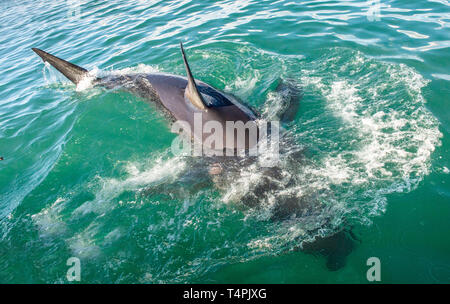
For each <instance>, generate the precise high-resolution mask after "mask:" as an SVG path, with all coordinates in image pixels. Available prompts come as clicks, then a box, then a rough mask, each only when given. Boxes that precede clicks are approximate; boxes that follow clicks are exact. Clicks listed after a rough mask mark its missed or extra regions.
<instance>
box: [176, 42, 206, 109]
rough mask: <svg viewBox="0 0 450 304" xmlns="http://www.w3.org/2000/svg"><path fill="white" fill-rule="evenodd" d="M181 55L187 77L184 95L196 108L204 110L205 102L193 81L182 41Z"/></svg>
mask: <svg viewBox="0 0 450 304" xmlns="http://www.w3.org/2000/svg"><path fill="white" fill-rule="evenodd" d="M180 48H181V55H183V61H184V66H185V68H186V74H187V79H188V85H187V87H186V90H185V91H184V96H185V97H186V98H187V99H188V100H189V101H190V102H191V103H192V104H193V105H194V106H195V107H197V108H198V109H200V110H206V108H207V107H206V104H205V101H204V100H203V97H202V95H201V94H200V92H199V91H198V88H197V84H196V83H195V80H194V76H192V72H191V69H190V67H189V64H188V62H187V59H186V54H185V53H184V49H183V43H181V42H180Z"/></svg>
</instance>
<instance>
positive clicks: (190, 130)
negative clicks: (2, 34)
mask: <svg viewBox="0 0 450 304" xmlns="http://www.w3.org/2000/svg"><path fill="white" fill-rule="evenodd" d="M32 50H33V51H34V52H35V53H36V54H37V55H39V57H41V58H42V60H43V61H44V62H47V63H49V64H50V65H51V66H53V67H54V68H55V69H57V70H58V71H59V72H61V73H62V74H63V75H64V76H65V77H66V78H67V79H69V80H70V81H71V82H72V83H74V84H75V85H77V84H79V83H80V82H81V81H83V79H86V77H91V75H90V73H89V71H88V70H86V69H85V68H83V67H80V66H78V65H75V64H74V63H71V62H68V61H66V60H63V59H61V58H59V57H56V56H55V55H52V54H50V53H47V52H45V51H43V50H41V49H38V48H32ZM180 51H181V55H182V58H183V63H184V67H185V71H186V76H181V75H174V74H168V73H137V74H127V75H107V76H103V77H95V78H94V79H92V84H93V85H94V86H99V87H103V88H106V89H115V88H122V89H125V90H127V91H130V92H131V93H134V94H136V95H138V96H140V97H141V98H143V99H145V100H147V101H149V102H151V103H155V104H156V105H157V106H158V107H159V108H161V110H162V111H163V112H165V113H166V114H168V116H169V118H170V120H171V121H172V122H176V121H183V122H185V124H184V126H185V127H184V130H183V131H184V132H185V134H187V135H188V136H190V137H191V139H193V140H194V141H197V142H201V143H203V144H204V143H205V141H207V140H208V137H209V134H207V133H204V132H202V133H200V134H199V133H196V132H195V131H194V130H195V129H196V127H195V123H196V118H198V117H200V120H201V124H202V125H203V126H204V125H206V124H207V123H209V122H214V123H215V124H216V125H217V124H218V125H219V126H220V127H222V128H223V129H226V128H227V123H229V122H232V123H238V122H240V123H242V124H244V125H245V124H248V123H254V122H255V121H257V120H258V119H259V117H260V115H259V114H258V113H257V112H256V111H255V110H254V109H252V108H251V107H250V106H247V105H245V104H244V103H242V102H241V101H239V100H238V99H237V98H236V97H234V96H232V95H230V94H227V93H224V92H222V91H220V90H218V89H216V88H214V87H213V86H211V85H209V84H207V83H205V82H203V81H201V80H198V79H194V76H193V73H192V70H191V68H190V66H189V63H188V60H187V56H186V53H185V50H184V47H183V44H182V43H181V42H180ZM276 90H277V91H279V92H281V94H282V95H285V96H286V97H287V98H286V100H287V103H286V106H285V107H284V109H283V111H282V112H281V113H280V115H279V118H280V120H283V121H291V120H293V118H294V117H295V114H296V113H297V110H298V105H299V100H300V98H301V95H302V93H301V90H299V89H298V88H297V87H296V86H295V85H292V84H291V82H290V81H280V82H279V84H278V86H277V87H276ZM251 135H252V134H251V133H250V132H245V133H244V136H234V137H233V139H232V140H227V133H226V132H224V133H223V134H222V135H221V136H222V146H220V148H221V149H224V150H232V151H233V150H234V151H235V150H236V149H237V148H238V147H244V148H245V149H246V150H248V149H250V148H252V147H251V145H252V144H257V143H258V140H259V139H260V134H259V133H257V134H256V142H255V141H252V140H251V139H250V137H251ZM214 148H217V147H214ZM244 161H245V162H247V163H251V162H252V161H253V160H251V159H250V160H248V159H247V160H244ZM207 163H208V162H207ZM242 164H243V163H242V162H241V161H240V160H237V161H236V158H226V157H218V158H214V161H213V162H212V163H211V162H209V165H210V167H209V168H210V169H209V174H210V175H211V176H213V180H215V181H216V184H218V185H219V188H220V184H223V183H222V182H223V179H221V174H222V173H223V171H224V170H225V171H226V170H228V171H231V170H232V169H233V168H232V167H234V169H235V170H239V169H240V167H241V166H242ZM264 178H265V179H267V182H265V183H262V184H261V185H260V187H259V188H257V189H255V191H254V193H251V194H250V195H249V196H248V197H246V198H244V199H243V200H244V204H246V205H247V206H249V207H254V206H255V205H257V204H258V201H260V199H261V198H262V197H264V196H266V195H267V194H268V193H269V192H270V191H272V190H280V189H277V188H280V187H282V186H280V185H279V183H277V182H276V181H277V180H280V179H281V178H282V172H281V169H280V168H276V167H275V168H268V169H267V170H266V173H265V177H264ZM314 204H315V203H314V202H313V203H311V202H305V201H299V200H298V199H297V198H288V199H285V200H283V202H280V204H279V205H278V206H277V208H275V210H274V217H275V218H277V219H279V220H283V219H287V218H290V217H292V215H293V214H296V213H297V214H305V213H308V212H310V211H308V210H314V208H315V207H316V206H314ZM305 210H306V211H307V212H305ZM349 236H350V237H349ZM352 239H353V240H354V239H356V238H355V237H353V234H352V233H351V231H350V232H349V230H345V229H343V230H341V231H339V232H338V233H336V234H334V235H331V236H329V237H318V238H316V240H315V241H314V242H310V243H305V244H303V245H302V246H301V249H302V250H303V251H305V252H308V253H312V254H316V253H319V254H322V255H324V256H326V257H327V266H328V268H329V269H330V270H337V269H339V268H341V267H343V265H344V264H345V257H346V256H347V255H348V254H350V252H351V251H352V248H353V246H354V241H353V240H352Z"/></svg>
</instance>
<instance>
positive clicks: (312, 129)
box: [0, 0, 450, 283]
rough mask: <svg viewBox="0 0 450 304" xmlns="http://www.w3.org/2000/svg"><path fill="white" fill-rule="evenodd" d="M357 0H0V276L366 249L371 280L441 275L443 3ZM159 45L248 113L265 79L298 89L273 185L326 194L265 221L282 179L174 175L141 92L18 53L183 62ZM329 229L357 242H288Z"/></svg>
mask: <svg viewBox="0 0 450 304" xmlns="http://www.w3.org/2000/svg"><path fill="white" fill-rule="evenodd" d="M77 3H78V4H79V6H78V7H77ZM374 3H375V5H374V4H371V1H368V2H361V1H299V2H294V1H259V0H258V1H217V2H216V1H161V2H156V1H149V2H147V1H137V0H135V1H107V2H106V1H105V2H103V1H92V2H88V1H79V2H78V1H2V2H1V4H0V8H1V10H0V20H1V28H0V45H1V48H0V67H1V69H0V73H1V74H0V76H1V77H0V88H1V90H0V104H1V106H0V156H3V157H4V160H2V161H0V282H2V283H6V282H14V283H66V282H67V279H66V272H67V269H68V266H66V261H67V259H68V258H69V257H78V258H79V259H80V261H81V282H83V283H97V282H105V283H112V282H123V283H134V282H139V283H178V282H190V283H224V282H234V283H305V282H308V283H316V282H319V283H334V282H339V283H365V282H367V279H366V271H367V270H368V266H366V261H367V259H368V258H369V257H378V258H379V259H380V261H381V281H382V282H384V283H407V282H410V283H419V282H423V283H435V282H439V283H444V282H445V283H450V239H449V237H448V235H447V234H448V231H450V220H449V219H450V174H449V170H450V169H449V168H450V157H449V156H450V134H449V132H450V100H449V92H450V86H449V82H450V74H449V72H448V69H449V63H450V51H449V47H450V30H449V21H450V3H449V2H448V1H447V0H435V1H385V0H381V1H380V2H379V6H377V5H376V3H377V2H375V1H374ZM368 10H369V11H370V12H373V13H370V14H368V13H367V12H368ZM179 41H183V42H184V43H185V48H186V49H187V52H188V57H189V59H190V64H191V67H192V69H193V71H194V74H195V76H196V78H199V79H201V80H203V81H206V82H208V83H210V84H211V85H213V86H215V87H217V88H219V89H221V90H224V91H225V92H229V93H232V94H234V95H235V96H238V97H239V98H240V99H241V100H243V101H244V102H246V103H247V104H249V105H251V106H252V107H254V108H256V109H257V110H258V111H259V112H260V113H262V115H263V117H264V118H265V119H273V118H274V117H276V111H275V110H274V109H276V108H277V105H279V104H280V102H281V100H282V96H280V94H278V93H277V92H275V87H276V83H277V80H278V79H279V78H280V77H282V78H291V79H294V80H295V81H296V82H297V83H298V84H299V85H301V86H302V88H303V91H304V96H303V99H302V101H301V105H300V110H299V113H298V114H297V115H296V118H295V121H294V122H293V123H292V124H290V125H287V126H285V127H286V129H287V132H288V133H289V134H290V135H291V136H292V137H293V138H295V141H296V144H297V145H298V146H299V147H301V148H302V149H304V151H306V152H305V159H306V161H305V162H303V163H302V165H301V166H298V167H295V166H289V165H287V164H285V165H284V167H282V168H283V170H284V172H285V175H286V176H290V177H293V178H294V180H295V183H286V185H284V189H283V191H286V192H289V193H294V194H295V195H297V196H298V197H299V198H313V200H314V201H317V202H320V203H321V204H323V205H324V206H326V207H324V208H320V209H319V210H318V211H317V212H316V213H314V214H313V215H311V216H306V217H304V218H297V219H291V220H283V221H272V220H269V218H270V215H271V212H273V209H272V206H273V201H274V200H277V199H279V198H280V197H281V196H282V195H284V192H283V193H282V191H280V192H278V193H273V195H272V196H270V197H265V198H264V199H261V201H260V205H261V206H260V207H259V208H249V207H245V206H244V204H243V202H242V198H243V197H246V195H248V194H249V193H252V190H253V189H254V188H255V187H256V186H257V185H258V183H260V182H261V179H262V177H261V175H260V174H259V171H258V170H256V169H255V168H253V167H248V168H246V167H244V168H242V171H241V172H240V175H239V176H238V177H237V178H234V179H233V180H231V181H228V183H227V184H226V185H223V186H224V187H216V186H215V185H214V184H213V183H211V182H210V181H208V180H207V179H205V180H203V179H195V178H194V179H192V178H189V176H190V175H189V173H192V172H195V171H196V169H197V167H198V165H197V164H198V163H197V160H192V159H189V158H183V157H176V156H173V155H172V154H171V152H170V145H171V142H172V140H173V139H174V138H175V135H174V134H172V133H170V128H169V125H168V123H167V121H166V119H165V118H164V116H162V115H161V114H159V113H158V111H157V109H156V108H155V107H152V106H151V105H149V104H147V103H145V102H142V100H141V99H140V98H138V97H135V96H133V95H131V94H129V93H127V92H121V91H114V92H108V91H104V90H100V89H97V88H92V87H90V86H89V85H87V86H81V87H80V86H78V87H75V86H74V85H72V84H70V83H68V82H67V80H65V79H64V77H62V76H60V75H58V73H57V72H56V71H55V70H53V69H52V68H49V67H46V66H45V65H44V64H43V63H42V62H41V60H40V59H39V58H38V57H37V56H36V55H35V54H34V53H33V52H32V51H31V49H30V48H31V47H38V48H41V49H43V50H46V51H48V52H51V53H53V54H55V55H57V56H60V57H62V58H64V59H67V60H70V61H72V62H74V63H76V64H78V65H80V66H83V67H85V68H87V69H89V70H92V71H93V73H98V74H111V73H116V74H125V73H136V72H155V71H159V72H169V73H175V74H181V75H184V67H183V65H182V59H181V56H180V52H179V49H178V43H179ZM281 182H283V181H281ZM325 218H326V219H327V221H326V222H327V223H331V224H326V225H325V224H324V223H325V221H324V219H325ZM343 226H346V227H349V226H351V227H352V231H353V233H354V234H355V235H356V236H357V239H358V240H359V241H357V242H356V245H355V248H354V250H353V251H352V252H351V253H350V255H349V256H348V257H347V260H346V264H345V266H344V267H342V268H340V269H339V270H337V271H330V270H328V269H327V267H326V261H325V258H324V257H322V256H320V255H312V254H306V253H303V252H301V251H298V250H296V249H297V248H298V246H299V244H301V242H302V241H304V240H307V239H311V238H313V237H315V236H317V235H328V234H332V233H333V231H336V230H337V229H340V228H342V227H343Z"/></svg>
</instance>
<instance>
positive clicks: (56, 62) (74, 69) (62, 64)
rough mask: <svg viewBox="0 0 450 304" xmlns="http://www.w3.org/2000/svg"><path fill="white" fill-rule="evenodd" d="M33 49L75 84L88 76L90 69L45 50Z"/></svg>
mask: <svg viewBox="0 0 450 304" xmlns="http://www.w3.org/2000/svg"><path fill="white" fill-rule="evenodd" d="M32 50H33V51H34V52H35V53H36V54H38V55H39V57H41V58H42V60H44V62H48V63H50V64H51V65H52V66H53V67H54V68H55V69H57V70H58V71H60V72H61V73H62V74H63V75H64V76H66V77H67V78H68V79H69V80H70V81H72V82H73V83H74V84H78V83H79V82H80V81H81V79H83V77H85V76H86V74H87V73H88V71H87V70H86V69H83V68H82V67H79V66H77V65H75V64H73V63H70V62H68V61H65V60H63V59H61V58H58V57H56V56H53V55H52V54H49V53H47V52H44V51H43V50H40V49H36V48H32Z"/></svg>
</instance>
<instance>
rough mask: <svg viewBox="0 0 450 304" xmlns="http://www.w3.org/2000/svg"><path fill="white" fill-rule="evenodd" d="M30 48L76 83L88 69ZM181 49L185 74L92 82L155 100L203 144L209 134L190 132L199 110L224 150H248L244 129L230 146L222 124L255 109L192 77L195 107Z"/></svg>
mask: <svg viewBox="0 0 450 304" xmlns="http://www.w3.org/2000/svg"><path fill="white" fill-rule="evenodd" d="M32 50H33V51H34V52H35V53H36V54H38V55H39V56H40V57H41V58H42V59H43V60H44V61H45V62H48V63H50V64H51V65H52V66H53V67H55V68H56V69H57V70H59V71H60V72H61V73H62V74H64V75H65V76H66V77H67V78H68V79H69V80H71V81H72V82H73V83H75V84H78V83H79V82H80V81H81V80H82V79H83V78H84V77H86V76H87V75H88V71H87V70H86V69H84V68H81V67H78V66H76V65H74V64H72V63H70V62H67V61H65V60H63V59H60V58H58V57H56V56H54V55H51V54H49V53H47V52H45V51H42V50H40V49H36V48H33V49H32ZM181 50H182V54H183V58H184V60H185V64H186V69H187V74H188V77H184V76H178V75H172V74H165V73H152V74H131V75H118V76H107V77H103V78H97V79H95V80H94V84H95V85H98V86H102V87H106V88H108V89H113V88H123V89H125V90H128V91H130V92H132V93H134V94H136V95H139V96H140V97H142V98H144V99H146V100H148V101H149V102H156V103H157V105H159V106H161V107H162V108H163V109H164V110H165V112H166V113H168V114H169V115H170V116H171V118H172V120H173V121H184V122H187V123H188V124H189V126H190V128H188V129H187V130H186V129H184V131H185V132H186V133H188V134H189V135H190V136H191V137H194V138H195V139H196V140H199V141H201V142H202V143H204V141H205V139H206V138H208V137H209V136H210V135H211V134H210V133H205V132H202V134H194V117H195V116H194V115H195V114H196V113H201V114H202V115H201V118H202V124H201V127H203V126H205V124H206V123H207V122H209V121H215V122H219V123H220V124H221V125H222V129H223V145H224V146H223V148H224V150H228V149H229V150H236V148H237V147H243V146H244V147H245V148H246V149H248V148H249V143H250V141H249V139H248V136H249V134H248V132H247V133H246V137H245V138H238V137H237V136H234V143H232V144H231V146H227V140H226V132H225V130H226V128H225V127H226V122H227V121H228V122H238V121H242V122H243V123H244V124H246V123H247V122H249V121H254V120H255V119H256V118H257V115H256V114H255V112H253V111H252V110H251V109H250V108H248V107H246V106H244V105H243V104H241V103H240V102H238V101H237V100H236V99H235V98H234V97H232V96H229V95H227V94H225V93H223V92H220V91H219V90H217V89H215V88H214V87H212V86H210V85H209V84H207V83H204V82H202V81H199V80H195V83H194V86H196V88H197V89H198V92H199V93H200V94H201V97H200V99H201V100H202V102H203V103H204V104H205V108H204V109H200V108H198V107H196V106H195V105H194V104H193V102H192V101H191V100H190V99H189V98H188V97H187V96H186V94H185V93H186V90H187V88H188V85H189V76H192V74H191V72H190V68H189V66H188V64H187V61H186V59H185V56H184V50H183V47H182V45H181ZM192 79H193V78H192Z"/></svg>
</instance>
